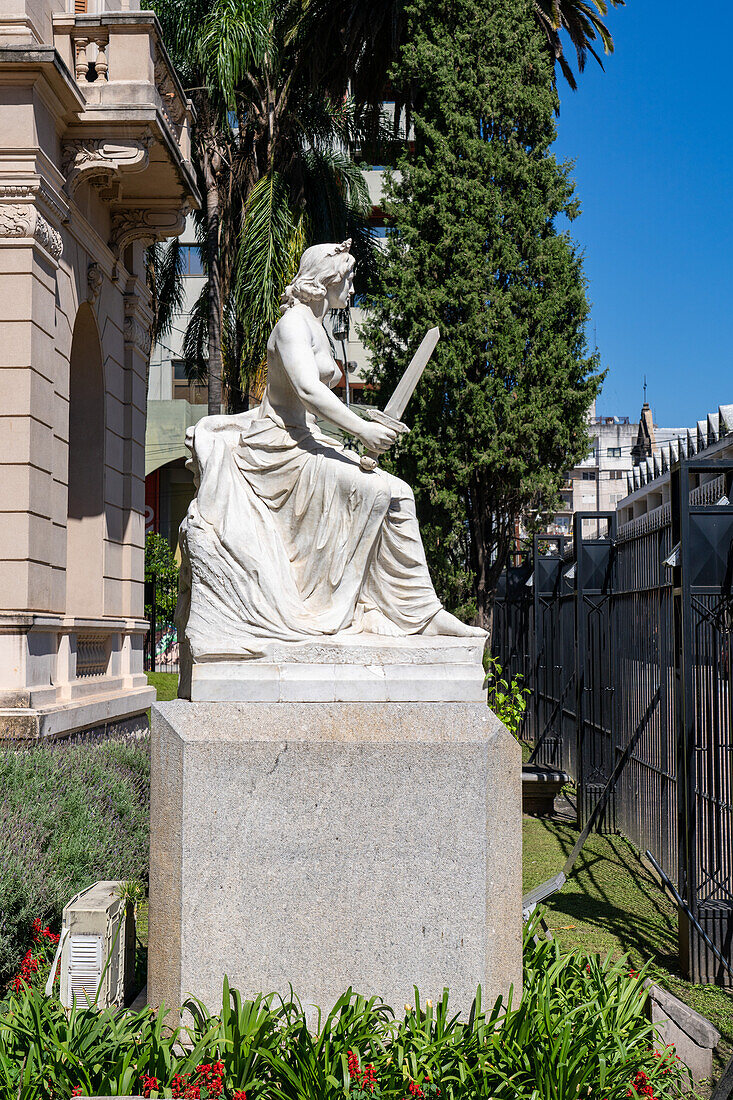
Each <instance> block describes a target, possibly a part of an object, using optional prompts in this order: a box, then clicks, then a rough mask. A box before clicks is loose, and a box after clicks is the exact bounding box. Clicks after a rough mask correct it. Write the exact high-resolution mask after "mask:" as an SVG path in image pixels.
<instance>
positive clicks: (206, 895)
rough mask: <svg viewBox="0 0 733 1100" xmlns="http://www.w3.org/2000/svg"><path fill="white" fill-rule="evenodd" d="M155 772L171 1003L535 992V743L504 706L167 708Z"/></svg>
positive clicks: (154, 940)
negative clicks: (224, 997)
mask: <svg viewBox="0 0 733 1100" xmlns="http://www.w3.org/2000/svg"><path fill="white" fill-rule="evenodd" d="M151 781H152V790H151V840H150V932H149V961H148V990H149V1001H150V1003H151V1004H160V1003H161V1002H162V1001H165V1003H166V1004H167V1005H169V1006H171V1007H173V1008H176V1007H178V1006H180V1005H181V1003H182V1000H183V999H184V998H185V996H186V994H187V993H193V994H195V995H196V996H197V997H200V998H201V999H202V1000H203V1001H204V1002H205V1003H206V1004H207V1005H208V1006H209V1007H210V1008H211V1009H217V1008H218V1007H219V1006H220V1005H221V991H222V979H223V977H224V975H225V974H226V975H227V976H228V978H229V981H230V984H231V985H232V986H233V987H236V988H238V989H239V990H240V991H241V993H242V994H243V995H244V996H245V997H251V996H253V995H254V994H256V993H259V992H263V991H264V992H269V991H279V992H281V993H284V994H285V993H287V992H288V989H289V987H290V985H291V984H292V986H293V988H294V990H295V991H296V993H297V994H298V995H299V996H300V997H301V999H302V1000H303V1003H304V1004H306V1005H316V1004H317V1005H320V1006H322V1007H323V1008H325V1009H326V1010H328V1009H330V1008H331V1007H332V1005H333V1004H334V1002H335V1000H336V999H337V997H338V996H340V994H341V993H343V992H344V991H345V990H346V989H347V988H348V987H349V986H352V987H353V988H354V989H355V990H358V991H359V992H361V993H364V994H368V995H372V994H374V995H378V996H381V997H383V998H384V999H385V1000H386V1001H387V1002H388V1003H390V1004H392V1005H393V1006H395V1007H396V1008H398V1009H399V1008H401V1006H402V1005H403V1004H404V1003H405V1002H406V1001H409V1002H412V1001H413V997H414V995H413V985H417V986H418V987H419V989H420V991H421V994H422V995H423V996H424V997H432V998H436V997H440V996H441V994H442V991H443V988H444V987H445V986H447V987H449V989H450V997H451V1004H452V1005H453V1007H454V1009H455V1010H456V1011H458V1010H461V1011H463V1012H466V1011H467V1010H468V1009H469V1007H470V1004H471V1001H472V999H473V997H474V995H475V992H476V987H477V985H479V984H480V985H481V986H482V989H483V1002H484V1004H490V1003H492V1002H493V1000H494V998H495V997H496V996H498V995H499V994H506V993H507V992H508V990H509V987H510V986H511V985H514V989H515V992H516V991H518V989H519V987H520V983H521V865H522V861H521V789H520V751H519V746H518V744H517V742H516V741H515V740H514V738H512V737H511V736H510V735H509V734H508V733H507V731H506V730H505V728H504V727H503V726H502V725H501V723H500V722H499V720H498V719H497V718H496V717H495V715H494V714H493V713H492V712H491V711H490V710H489V709H488V707H487V706H486V705H485V703H478V702H468V703H461V702H452V703H441V702H434V703H427V704H426V703H415V702H412V703H399V702H387V703H384V702H378V703H373V702H361V703H359V702H351V703H313V702H302V701H301V702H297V703H296V702H293V703H257V702H254V703H253V702H250V703H189V702H185V701H183V700H178V701H176V702H171V703H160V704H157V705H155V706H153V708H152V756H151Z"/></svg>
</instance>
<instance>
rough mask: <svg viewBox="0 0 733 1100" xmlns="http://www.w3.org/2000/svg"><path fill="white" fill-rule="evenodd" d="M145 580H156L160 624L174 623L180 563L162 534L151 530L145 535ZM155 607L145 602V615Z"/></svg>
mask: <svg viewBox="0 0 733 1100" xmlns="http://www.w3.org/2000/svg"><path fill="white" fill-rule="evenodd" d="M145 580H146V581H148V582H150V581H153V580H154V581H155V618H156V620H157V622H158V623H159V624H163V623H172V622H173V616H174V614H175V611H176V601H177V600H178V565H177V563H176V559H175V557H174V556H173V551H172V550H171V548H170V546H169V545H168V543H167V542H166V540H165V539H164V538H163V537H162V536H161V535H157V534H156V533H155V532H154V531H150V532H149V533H148V534H147V535H146V536H145ZM152 615H153V608H152V605H150V604H147V603H146V604H145V617H146V618H147V619H151V618H152Z"/></svg>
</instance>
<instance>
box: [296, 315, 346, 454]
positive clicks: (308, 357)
mask: <svg viewBox="0 0 733 1100" xmlns="http://www.w3.org/2000/svg"><path fill="white" fill-rule="evenodd" d="M275 346H276V348H277V351H278V353H279V356H280V361H281V362H282V365H283V368H284V370H285V373H286V374H287V376H288V380H289V382H290V385H291V386H292V387H293V390H294V391H295V395H296V397H297V398H298V399H299V401H300V402H301V403H302V404H303V405H304V406H305V408H306V409H307V410H308V412H310V413H313V414H314V415H315V416H319V417H323V419H324V420H328V421H330V423H332V424H335V425H336V426H337V427H338V428H341V429H342V430H343V431H345V432H349V434H350V435H355V436H356V437H357V438H358V439H361V438H362V434H363V431H364V428H365V426H366V421H364V420H362V418H361V417H360V416H357V414H356V413H354V412H352V411H351V409H349V408H347V407H346V405H344V403H343V402H342V401H340V400H339V398H338V397H337V396H336V394H335V393H332V391H331V390H330V389H329V388H328V386H326V385H325V384H324V383H323V382H322V381H321V379H320V377H319V375H318V364H317V363H316V357H315V355H314V354H313V349H312V347H311V338H310V332H309V330H308V326H307V325H306V323H305V322H304V321H303V320H301V318H300V317H298V315H297V314H295V313H287V314H286V315H285V316H284V317H283V318H282V320H281V321H280V323H279V325H278V326H277V330H276V332H275Z"/></svg>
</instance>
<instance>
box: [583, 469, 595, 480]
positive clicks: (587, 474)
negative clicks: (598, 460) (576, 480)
mask: <svg viewBox="0 0 733 1100" xmlns="http://www.w3.org/2000/svg"><path fill="white" fill-rule="evenodd" d="M580 477H581V480H582V481H595V480H596V472H595V470H581V472H580Z"/></svg>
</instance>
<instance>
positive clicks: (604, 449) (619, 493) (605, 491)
mask: <svg viewBox="0 0 733 1100" xmlns="http://www.w3.org/2000/svg"><path fill="white" fill-rule="evenodd" d="M682 431H683V429H681V428H659V427H657V426H655V425H654V423H653V418H652V412H651V409H650V407H649V405H648V404H646V402H645V404H644V407H643V408H642V411H641V416H640V418H639V420H638V421H636V422H634V421H631V420H630V419H629V417H628V416H599V415H597V413H596V408H595V402H594V404H593V405H592V406H591V409H590V413H589V417H588V432H589V435H590V437H591V447H590V451H589V453H588V456H587V457H586V458H585V459H583V461H582V462H580V463H578V465H577V466H574V467H573V469H572V470H571V471H570V472H569V473H568V475H567V478H566V480H565V482H564V484H563V487H562V490H561V496H562V499H563V508H562V509H561V510H560V511H558V512H556V513H555V514H554V515H553V516H552V519H551V523H550V524H549V526H548V533H549V534H554V535H570V534H571V533H572V528H573V515H574V513H575V512H615V511H616V509H617V507H618V505H619V503H620V502H621V501H622V500H623V499H624V497H625V496H626V495H627V492H628V488H627V483H628V478H629V476H630V475H631V473H632V471H633V469H634V465H635V463H636V462H637V461H638V456H639V453H640V451H639V448H640V446H641V445H642V444H641V443H640V441H644V442H643V446H644V447H647V448H648V453H649V454H653V453H655V452H656V451H658V449H659V446H660V444H661V443H662V442H665V441H668V440H670V439H675V438H677V436H678V435H679V434H680V433H681V432H682ZM644 453H647V452H646V451H645V452H644Z"/></svg>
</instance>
